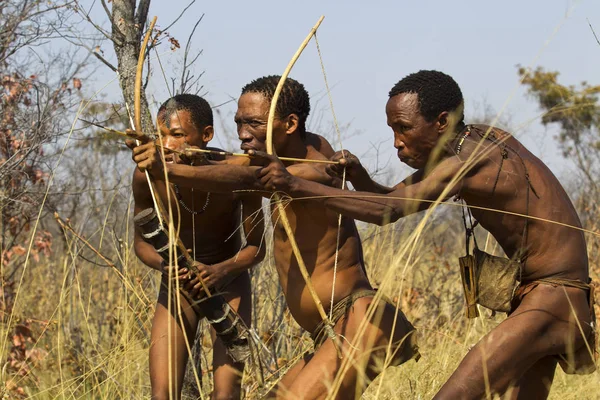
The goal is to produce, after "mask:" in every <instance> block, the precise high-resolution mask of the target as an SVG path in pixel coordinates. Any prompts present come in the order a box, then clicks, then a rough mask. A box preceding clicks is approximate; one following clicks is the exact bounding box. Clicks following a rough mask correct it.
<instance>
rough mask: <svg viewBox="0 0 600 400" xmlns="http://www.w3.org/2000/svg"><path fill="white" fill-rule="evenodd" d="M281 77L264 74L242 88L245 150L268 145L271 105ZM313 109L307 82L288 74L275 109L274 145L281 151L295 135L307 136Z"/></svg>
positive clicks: (241, 130) (241, 127) (239, 120)
mask: <svg viewBox="0 0 600 400" xmlns="http://www.w3.org/2000/svg"><path fill="white" fill-rule="evenodd" d="M280 78H281V77H280V76H278V75H270V76H263V77H262V78H258V79H255V80H253V81H252V82H250V83H249V84H247V85H246V86H244V87H243V88H242V95H241V96H240V99H239V101H238V110H237V113H236V114H235V122H236V124H237V130H238V136H239V138H240V140H241V141H242V145H241V148H242V150H245V151H247V150H250V149H255V150H261V151H264V150H265V149H266V135H267V119H268V116H269V108H270V107H271V100H272V99H273V95H274V94H275V89H276V88H277V84H278V83H279V79H280ZM309 112H310V100H309V96H308V92H307V91H306V89H305V88H304V85H302V84H301V83H299V82H298V81H296V80H294V79H291V78H287V79H286V81H285V83H284V85H283V89H282V91H281V94H280V95H279V99H278V101H277V108H276V109H275V121H274V124H273V145H274V147H275V149H276V151H278V152H280V151H281V150H282V149H283V148H284V147H285V146H286V143H287V142H288V141H289V139H290V138H291V137H292V135H299V137H300V138H301V139H303V138H304V137H305V135H306V118H307V117H308V114H309Z"/></svg>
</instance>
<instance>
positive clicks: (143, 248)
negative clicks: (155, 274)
mask: <svg viewBox="0 0 600 400" xmlns="http://www.w3.org/2000/svg"><path fill="white" fill-rule="evenodd" d="M131 187H132V191H133V201H134V206H133V213H134V215H137V214H138V213H140V212H141V211H143V210H145V209H147V208H154V204H153V203H152V195H151V193H150V188H149V186H148V182H147V181H146V177H145V175H144V173H143V172H141V171H140V170H138V169H137V168H136V169H135V170H134V171H133V179H132V184H131ZM133 248H134V251H135V254H136V255H137V256H138V258H139V259H140V261H141V262H143V263H144V264H146V265H147V266H149V267H150V268H152V269H155V270H157V271H160V272H163V269H162V268H163V259H162V257H161V256H160V254H158V253H157V252H156V249H155V248H154V246H152V245H151V244H150V243H148V242H146V241H145V240H144V238H143V237H142V233H141V231H140V229H139V228H138V227H137V226H135V227H134V233H133Z"/></svg>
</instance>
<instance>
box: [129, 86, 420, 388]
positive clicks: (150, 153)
mask: <svg viewBox="0 0 600 400" xmlns="http://www.w3.org/2000/svg"><path fill="white" fill-rule="evenodd" d="M279 79H280V77H279V76H266V77H262V78H259V79H256V80H254V81H252V82H251V83H249V84H248V85H246V86H245V87H244V88H243V89H242V95H241V97H240V99H239V101H238V110H237V113H236V115H235V122H236V124H237V131H238V136H239V138H240V140H241V142H242V144H241V148H242V149H243V150H244V151H246V152H249V151H264V150H265V148H266V146H265V141H266V131H267V118H268V114H269V107H270V104H271V99H272V98H273V94H274V92H275V88H276V86H277V83H278V82H279ZM309 111H310V104H309V97H308V93H307V92H306V90H305V89H304V86H303V85H302V84H300V83H298V82H297V81H295V80H293V79H287V81H286V82H285V85H284V87H283V91H282V93H281V97H280V99H279V101H278V103H277V109H276V118H275V123H274V129H273V143H274V147H275V151H276V152H277V154H279V155H281V156H285V157H294V158H299V159H307V160H311V159H313V160H325V159H327V157H328V156H330V155H332V154H333V150H332V149H331V146H330V145H329V144H328V143H327V142H326V140H325V139H323V138H322V137H320V136H318V135H315V134H313V133H310V132H307V131H306V118H307V117H308V114H309ZM134 160H135V161H136V162H137V163H138V167H140V168H141V169H146V170H150V172H151V173H152V175H153V176H155V177H157V179H160V176H162V175H163V174H164V171H162V164H161V163H160V160H159V155H158V153H157V152H156V150H155V149H154V148H153V147H152V146H150V145H144V146H140V147H138V148H136V149H134ZM166 168H167V173H168V176H169V179H170V180H172V181H173V182H176V183H177V184H179V185H186V186H194V187H205V188H207V190H211V191H225V192H226V191H229V190H233V189H256V188H262V186H261V185H260V183H259V182H258V181H257V178H256V174H257V172H258V171H260V168H259V167H254V166H236V165H219V166H204V167H201V168H191V167H189V166H185V165H167V166H166ZM286 168H287V170H288V171H289V173H290V174H293V175H294V176H298V177H302V178H304V179H309V180H311V181H315V182H320V183H324V184H329V185H333V184H335V183H336V182H339V180H337V179H332V178H331V177H330V176H329V175H328V174H327V173H326V172H325V169H324V168H323V164H309V163H286ZM269 195H270V194H269ZM272 210H273V215H272V221H273V222H274V235H273V236H274V238H273V239H274V240H273V252H274V256H275V265H276V268H277V272H278V275H279V280H280V283H281V286H282V288H283V291H284V294H285V298H286V301H287V305H288V308H289V310H290V312H291V314H292V316H293V317H294V318H295V319H296V321H297V322H298V324H299V325H300V326H301V327H302V328H304V329H306V330H307V331H308V332H310V333H311V336H312V338H313V340H314V341H315V352H314V353H313V354H310V355H306V356H305V357H304V358H303V359H302V360H300V361H299V362H298V363H297V364H296V365H294V366H293V367H292V368H291V369H290V370H289V371H288V372H287V374H286V375H285V376H284V377H283V379H282V380H281V382H280V384H279V387H278V390H276V391H277V393H275V391H274V392H273V393H272V394H271V395H273V396H275V395H276V396H278V397H281V398H289V396H293V397H298V398H303V399H317V398H324V397H325V396H326V395H327V394H328V390H329V389H328V388H329V387H331V384H332V382H333V380H334V379H335V377H336V374H337V373H338V371H339V370H340V366H341V364H342V362H343V360H340V359H339V358H338V357H337V355H336V350H335V347H334V344H333V342H332V340H331V339H329V338H328V337H327V336H326V334H325V330H324V328H323V324H322V321H321V317H320V315H319V312H318V309H317V307H316V305H315V303H314V301H313V299H312V298H311V296H310V294H309V291H308V290H307V287H306V285H305V283H304V279H303V277H302V274H301V272H300V270H299V267H298V262H297V260H296V258H295V257H294V254H293V252H292V247H291V245H290V241H289V239H288V237H287V235H286V233H285V231H284V228H283V227H282V225H281V223H280V222H279V220H278V213H277V210H276V208H275V205H274V204H273V205H272ZM286 213H287V215H288V217H289V220H290V224H291V226H292V230H293V231H294V233H295V238H296V241H297V243H298V246H299V248H300V252H301V254H302V257H303V259H304V261H305V263H306V267H307V270H308V272H309V274H310V277H311V280H312V283H313V285H314V287H315V289H316V292H317V295H318V297H319V299H320V301H321V302H322V303H323V306H324V308H325V310H326V311H327V313H328V314H329V311H330V310H331V309H332V301H331V300H332V292H333V311H332V315H333V317H332V319H333V321H332V322H333V324H334V331H335V333H336V334H337V335H338V338H343V339H342V340H340V342H341V343H342V352H343V353H344V354H345V355H346V356H348V357H349V354H350V353H353V355H352V359H351V363H350V365H352V367H351V368H350V369H349V370H348V371H347V372H345V374H344V375H343V378H342V380H341V390H340V391H339V392H338V397H340V398H347V397H348V395H349V393H352V394H354V393H361V392H362V390H363V389H364V387H365V386H366V384H367V383H368V381H369V380H370V379H374V377H375V376H377V375H378V374H379V372H380V370H381V365H382V364H383V363H382V361H383V360H384V359H385V357H386V356H387V355H389V356H390V357H389V359H388V360H387V361H388V363H389V364H387V365H399V364H401V363H403V362H405V361H407V360H410V359H411V358H413V357H416V356H417V355H418V352H417V349H416V339H415V335H414V328H413V326H412V325H411V324H410V323H409V322H408V321H407V320H406V318H405V317H404V314H402V312H400V311H399V310H396V309H395V307H394V306H392V305H391V304H389V303H387V302H380V303H379V304H377V305H374V308H375V312H374V316H373V317H371V318H370V319H369V320H367V321H366V322H367V323H366V324H365V328H366V329H365V331H364V332H363V334H362V335H361V337H360V339H359V340H357V346H358V347H356V348H352V347H351V345H350V344H351V343H352V342H353V341H354V340H355V338H356V336H357V335H359V334H360V333H359V326H360V325H361V322H363V320H365V316H366V313H367V309H368V308H369V306H370V305H371V303H372V302H373V296H374V294H375V292H374V291H373V289H372V287H371V285H370V283H369V281H368V279H367V276H366V275H365V272H364V265H363V259H362V247H361V242H360V238H359V236H358V232H357V230H356V226H355V225H354V221H353V220H352V219H350V218H342V222H341V225H340V226H339V238H338V214H337V213H335V212H332V211H329V210H328V209H327V208H325V207H324V206H323V205H322V204H319V203H316V202H310V201H304V202H303V201H300V202H292V203H290V204H289V205H287V206H286ZM336 260H337V264H336ZM333 282H336V283H335V287H333ZM394 321H396V323H395V325H394ZM392 331H393V332H394V333H393V336H392V334H391V332H392ZM390 341H391V342H392V343H391V344H390V343H389V342H390ZM388 344H389V347H388ZM388 349H389V350H390V353H389V354H388V353H387V351H386V350H388ZM355 350H356V351H355Z"/></svg>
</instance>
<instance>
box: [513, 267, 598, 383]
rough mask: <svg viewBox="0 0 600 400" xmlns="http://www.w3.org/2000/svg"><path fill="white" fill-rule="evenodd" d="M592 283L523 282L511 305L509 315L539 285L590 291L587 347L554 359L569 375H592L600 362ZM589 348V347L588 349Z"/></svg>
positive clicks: (561, 280) (565, 280)
mask: <svg viewBox="0 0 600 400" xmlns="http://www.w3.org/2000/svg"><path fill="white" fill-rule="evenodd" d="M591 281H592V279H591V278H590V279H589V282H590V283H583V282H581V281H579V280H573V279H561V278H542V279H537V280H535V281H530V282H522V283H521V286H520V287H519V288H518V289H517V290H516V292H515V296H514V298H513V301H512V304H511V310H510V312H509V313H508V315H510V314H511V313H513V312H514V311H515V310H516V309H517V307H518V306H519V305H520V304H521V301H523V298H525V296H527V294H528V293H529V292H531V291H532V290H533V289H535V288H536V287H537V286H538V285H551V286H554V287H558V286H562V287H572V288H577V289H581V290H586V291H588V304H589V307H590V326H591V328H592V329H591V332H590V334H589V335H588V337H587V338H585V339H586V340H587V345H586V344H584V345H583V346H581V347H579V348H578V349H574V351H573V352H572V353H564V354H557V355H555V356H554V357H555V358H556V359H557V360H558V363H559V364H560V366H561V368H562V369H563V371H564V372H565V373H567V374H591V373H592V372H594V371H595V370H596V361H597V360H598V348H597V343H598V329H597V321H596V313H595V311H594V287H593V286H592V285H591ZM588 346H589V347H588Z"/></svg>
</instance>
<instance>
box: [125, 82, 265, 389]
mask: <svg viewBox="0 0 600 400" xmlns="http://www.w3.org/2000/svg"><path fill="white" fill-rule="evenodd" d="M158 127H159V130H160V135H161V139H162V142H161V141H160V140H158V139H157V140H156V143H162V146H163V149H164V152H165V158H166V159H165V161H166V162H167V163H172V162H173V160H174V157H175V156H176V154H178V153H177V152H181V151H183V150H185V149H186V148H188V147H189V146H195V147H198V148H201V149H205V148H206V146H207V144H208V142H209V141H210V140H211V139H212V138H213V134H214V131H213V116H212V109H211V107H210V105H209V104H208V102H207V101H206V100H204V99H203V98H201V97H199V96H194V95H188V94H183V95H177V96H175V97H173V98H171V99H169V100H168V101H167V102H165V103H164V104H163V105H162V106H161V107H160V109H159V111H158ZM189 168H192V169H197V168H200V167H197V166H189ZM171 186H172V189H173V190H172V191H171V204H170V207H171V209H172V210H173V213H172V214H173V217H174V225H175V227H176V228H177V232H179V237H180V238H181V240H182V241H183V243H184V244H185V246H186V248H188V249H190V250H191V251H190V252H191V255H192V257H193V258H194V259H195V260H196V261H197V267H198V269H199V270H200V272H201V275H202V278H203V279H204V282H205V284H206V285H207V286H208V287H209V288H219V290H220V291H221V292H223V293H224V296H225V299H226V300H227V301H228V303H229V305H230V306H231V308H232V309H234V310H235V311H237V312H238V314H239V315H240V316H241V318H242V319H243V320H244V322H245V323H246V324H247V325H248V326H249V324H250V320H251V319H250V313H251V308H250V307H251V298H250V296H251V290H250V277H249V275H248V269H249V268H251V267H252V266H253V265H255V264H257V263H259V262H260V261H261V260H262V259H263V257H264V246H261V240H262V234H263V230H264V226H263V216H262V213H261V201H262V198H261V197H260V196H256V195H253V196H249V195H246V196H241V195H239V194H232V193H211V192H209V191H206V190H204V189H203V188H201V187H199V188H197V189H193V188H189V187H180V186H178V185H177V184H172V185H171ZM156 187H157V190H158V193H157V194H158V196H159V197H160V199H161V200H162V202H163V204H165V207H167V191H166V186H165V184H164V181H162V182H157V185H156ZM133 195H134V200H135V211H134V213H135V214H137V213H139V212H141V211H142V210H144V209H146V208H153V207H154V204H153V202H152V198H151V194H150V190H149V187H148V182H147V181H146V177H145V175H144V173H143V172H142V171H140V170H139V169H137V168H136V170H135V172H134V174H133ZM241 223H243V227H244V232H245V237H244V236H243V235H242V234H241V233H240V232H241V230H240V229H238V228H239V226H240V224H241ZM244 242H245V243H244ZM134 245H135V252H136V254H137V256H138V257H139V258H140V260H141V261H142V262H144V264H146V265H148V266H150V267H152V268H154V269H156V270H158V271H160V272H162V273H163V275H162V280H161V287H160V292H159V295H158V302H157V304H156V312H155V314H154V320H153V322H152V335H151V339H152V345H151V347H150V381H151V384H152V398H153V399H171V398H179V397H180V395H181V385H182V382H183V377H184V373H185V366H186V363H187V360H188V356H189V354H188V347H187V346H188V345H189V347H190V348H191V347H192V344H193V341H194V338H195V335H196V329H197V326H198V323H199V322H200V320H201V319H202V318H203V316H202V315H197V314H196V312H195V311H194V310H193V309H192V307H191V306H190V304H189V303H188V301H187V300H186V297H184V296H183V295H182V294H179V293H176V289H175V283H174V281H173V280H171V281H169V279H168V273H167V269H166V268H165V267H164V262H163V260H162V258H161V257H160V255H159V254H158V253H157V252H156V250H155V249H154V247H152V246H151V245H150V244H149V243H147V242H145V241H144V239H143V237H142V235H141V232H140V231H139V229H138V228H136V231H135V239H134ZM187 272H188V271H181V272H180V273H177V275H178V276H179V275H180V274H181V275H182V276H179V278H180V279H181V280H180V286H181V288H182V290H186V291H187V292H188V294H190V295H191V296H192V297H193V296H194V295H197V294H198V292H199V288H200V285H199V284H198V283H199V281H198V279H195V280H191V281H190V280H187V279H185V277H186V276H185V274H186V273H187ZM169 285H170V288H169ZM169 293H171V294H173V293H176V295H172V296H171V299H169ZM179 305H180V308H179ZM186 340H187V343H186ZM243 369H244V365H243V364H242V363H234V361H233V360H232V359H231V358H230V357H229V356H228V355H227V354H226V351H225V347H224V345H223V343H222V342H221V340H220V339H217V340H215V341H214V342H213V373H214V391H213V394H212V398H213V399H233V398H239V397H240V384H241V372H242V371H243Z"/></svg>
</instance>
